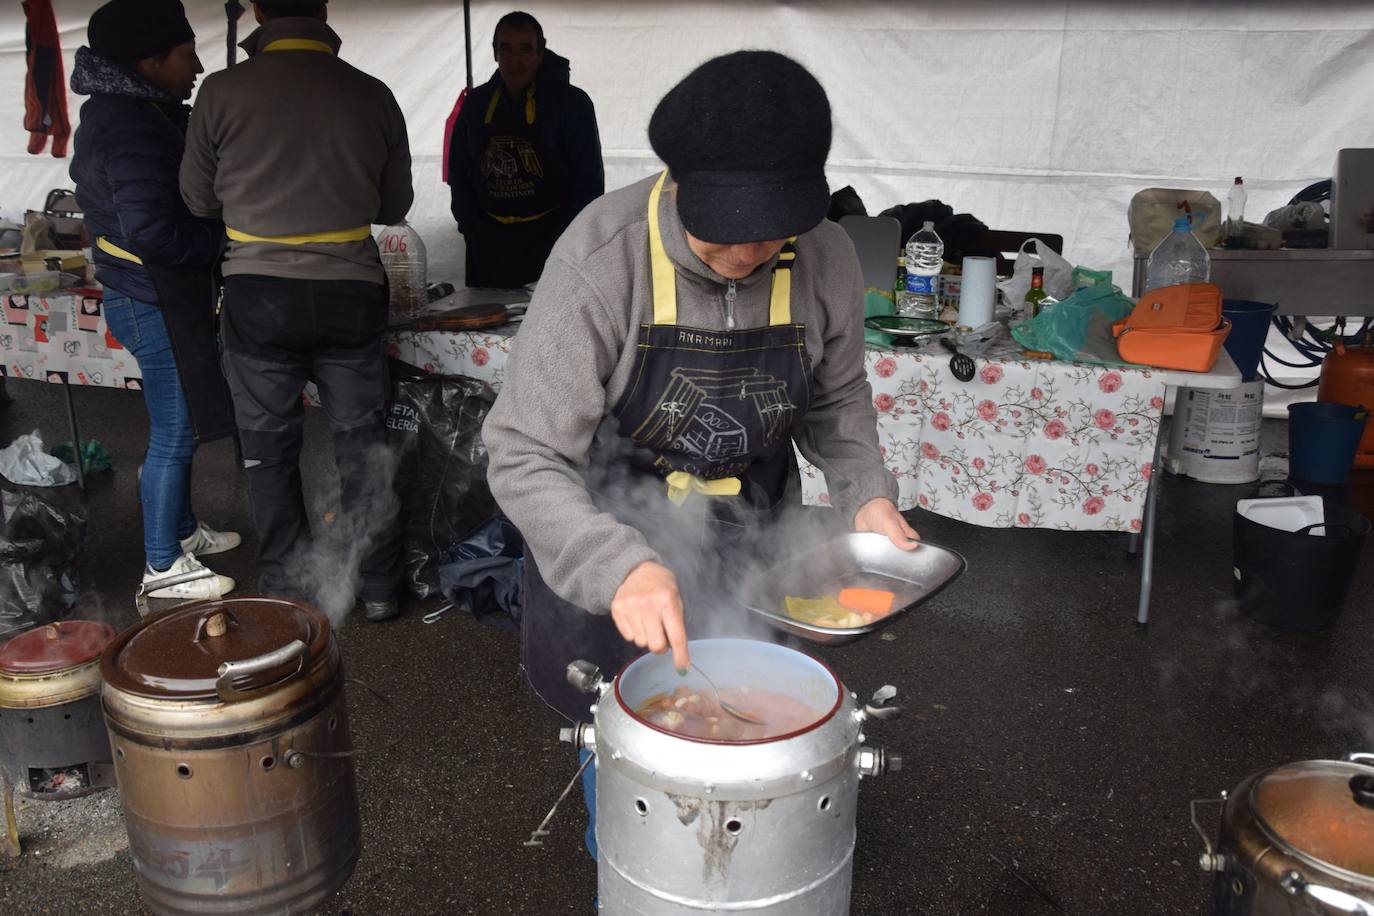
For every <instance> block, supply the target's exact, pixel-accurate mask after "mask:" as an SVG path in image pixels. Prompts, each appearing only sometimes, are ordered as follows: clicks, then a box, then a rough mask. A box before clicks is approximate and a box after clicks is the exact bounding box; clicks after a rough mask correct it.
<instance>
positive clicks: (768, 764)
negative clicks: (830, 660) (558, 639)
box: [564, 639, 899, 916]
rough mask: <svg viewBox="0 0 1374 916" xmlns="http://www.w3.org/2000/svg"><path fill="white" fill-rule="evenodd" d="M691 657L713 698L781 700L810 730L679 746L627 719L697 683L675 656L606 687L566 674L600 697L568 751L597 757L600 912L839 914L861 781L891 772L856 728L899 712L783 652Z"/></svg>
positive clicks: (762, 648)
mask: <svg viewBox="0 0 1374 916" xmlns="http://www.w3.org/2000/svg"><path fill="white" fill-rule="evenodd" d="M690 650H691V654H692V662H693V664H695V665H699V666H700V667H701V668H702V669H703V670H705V671H706V672H708V673H709V674H710V676H711V678H712V680H714V681H715V683H716V685H717V686H718V687H719V688H720V689H721V690H722V691H731V690H734V689H737V688H741V687H744V688H748V689H750V690H767V691H775V692H778V693H784V694H786V695H787V696H789V697H791V698H795V699H798V700H801V701H803V702H804V703H805V704H806V705H807V706H809V707H811V708H812V709H813V710H814V717H813V718H811V719H810V721H807V722H805V723H804V724H803V725H801V726H800V727H797V728H795V729H794V730H792V731H791V732H789V733H785V734H781V735H778V736H776V737H773V738H767V739H763V740H755V741H750V742H747V743H741V742H721V741H713V740H707V739H696V738H685V737H682V736H681V735H679V734H675V733H673V732H671V731H668V730H665V729H664V728H662V727H660V726H658V725H655V724H653V722H652V721H651V720H650V719H646V718H643V717H641V716H640V715H638V714H637V713H636V709H638V708H640V707H641V705H642V704H643V703H645V701H646V700H649V699H650V698H652V697H654V696H655V695H658V694H662V693H665V692H671V691H673V690H674V688H676V687H677V686H679V685H681V684H683V683H684V682H690V681H691V680H692V675H689V676H688V677H687V678H682V677H679V676H678V674H677V673H676V672H675V671H674V669H673V662H672V659H671V658H670V657H668V656H660V655H645V656H642V657H640V658H638V659H636V660H635V661H633V662H631V663H630V664H629V665H627V666H626V667H625V669H624V671H622V672H621V673H620V675H619V677H617V678H616V679H615V681H614V682H612V683H605V682H601V681H600V679H599V675H597V674H592V673H590V672H588V671H587V670H586V669H585V668H582V669H579V667H578V666H577V665H574V666H570V669H571V670H570V673H569V677H570V679H572V680H574V682H575V683H576V682H578V681H579V680H581V681H583V684H582V686H586V687H591V688H594V689H596V690H597V691H599V692H600V694H601V696H600V698H599V700H598V702H597V703H596V705H595V706H594V707H593V709H594V711H595V720H594V724H593V725H591V726H579V727H578V728H576V729H565V730H564V738H565V739H566V740H571V741H574V742H575V743H577V744H579V745H581V746H582V747H585V748H587V749H589V750H594V751H595V752H596V841H597V852H598V881H597V883H598V891H599V897H600V901H601V908H602V912H604V913H606V914H608V916H628V914H635V916H649V914H652V916H677V914H701V913H725V912H748V913H751V914H756V916H784V914H785V916H841V914H846V913H848V912H849V896H850V877H851V871H852V866H853V854H854V841H855V827H854V824H855V811H856V809H857V807H858V792H859V780H860V778H861V777H862V776H865V775H878V774H880V773H881V772H883V770H884V769H885V768H887V769H896V768H897V764H898V763H899V761H898V760H897V759H896V758H895V757H889V756H888V755H885V754H884V752H883V751H882V750H880V749H877V748H871V747H867V746H865V744H864V735H863V725H864V722H865V720H866V719H867V718H868V717H869V716H870V715H877V716H879V717H883V718H885V717H887V716H888V715H890V714H894V713H895V712H896V708H895V707H886V708H882V709H879V708H877V707H876V706H875V707H869V708H868V711H865V710H864V709H860V708H859V707H858V705H857V704H856V703H855V700H854V697H853V695H852V694H850V693H849V692H848V691H846V690H845V689H844V686H843V685H842V684H841V683H840V681H839V678H837V677H836V676H835V673H834V672H833V671H831V670H830V668H828V667H827V666H826V665H825V664H823V663H821V662H819V661H817V660H815V659H813V658H810V657H809V656H807V655H804V654H802V653H800V652H797V651H795V650H793V649H789V648H786V647H784V646H779V645H774V644H771V643H764V642H756V641H753V640H745V639H703V640H697V641H694V642H692V643H690ZM581 665H585V663H581ZM885 691H886V692H883V694H882V695H883V697H884V698H887V697H890V696H891V694H892V693H895V691H891V688H885ZM876 701H877V700H876V698H875V702H876Z"/></svg>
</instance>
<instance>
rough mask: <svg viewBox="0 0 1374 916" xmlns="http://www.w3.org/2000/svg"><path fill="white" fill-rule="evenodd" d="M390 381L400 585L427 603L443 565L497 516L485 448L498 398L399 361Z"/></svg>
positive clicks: (481, 387) (469, 381)
mask: <svg viewBox="0 0 1374 916" xmlns="http://www.w3.org/2000/svg"><path fill="white" fill-rule="evenodd" d="M392 379H393V381H394V391H393V394H392V403H391V412H390V415H389V416H388V417H387V438H388V441H389V442H391V443H392V444H394V445H397V446H399V448H400V453H401V454H400V469H399V472H398V474H397V481H398V486H399V488H400V496H401V525H402V527H403V530H404V545H405V546H404V562H405V582H406V587H407V588H408V589H409V590H410V591H411V593H413V594H414V595H416V596H417V597H420V598H427V597H429V596H430V595H432V594H434V593H435V592H436V591H437V590H438V588H439V561H440V559H441V558H442V557H443V556H444V554H445V553H446V552H447V551H448V550H450V549H451V548H452V547H453V546H454V545H456V544H458V543H460V542H461V541H463V540H464V539H465V538H467V537H468V535H470V534H471V533H472V532H473V531H474V530H476V529H477V528H478V526H480V525H481V524H482V523H483V522H484V521H486V520H487V519H488V518H490V517H491V516H492V515H493V514H494V513H495V511H496V501H495V500H494V499H492V495H491V490H490V489H489V488H488V487H487V451H486V448H485V447H483V445H482V422H483V421H484V420H486V418H487V413H488V412H489V411H490V410H491V405H492V404H493V403H494V402H495V400H496V394H495V393H494V392H493V391H492V389H491V386H489V385H487V384H486V383H485V382H481V381H478V380H477V379H473V378H468V377H467V376H462V375H427V374H425V373H423V372H420V371H419V370H417V369H414V368H412V367H409V366H405V365H404V364H400V363H393V364H392Z"/></svg>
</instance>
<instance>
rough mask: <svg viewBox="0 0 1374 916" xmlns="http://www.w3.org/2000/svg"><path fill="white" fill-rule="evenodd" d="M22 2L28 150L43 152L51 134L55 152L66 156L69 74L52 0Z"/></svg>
mask: <svg viewBox="0 0 1374 916" xmlns="http://www.w3.org/2000/svg"><path fill="white" fill-rule="evenodd" d="M23 5H24V15H25V16H26V17H27V18H28V28H27V29H26V30H25V32H24V50H25V52H26V54H27V58H28V65H29V71H28V77H27V78H26V79H25V80H24V129H25V130H27V131H28V132H29V152H30V153H33V154H34V155H35V156H36V155H38V154H39V153H41V152H43V147H45V146H47V144H48V137H49V136H51V137H52V154H53V155H54V156H57V157H62V156H66V155H67V140H68V139H69V138H70V137H71V135H72V125H71V122H69V121H68V120H67V77H66V75H65V74H64V73H63V69H62V48H61V46H60V45H59V44H58V38H57V20H56V18H54V16H53V12H52V0H24V4H23Z"/></svg>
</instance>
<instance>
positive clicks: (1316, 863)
mask: <svg viewBox="0 0 1374 916" xmlns="http://www.w3.org/2000/svg"><path fill="white" fill-rule="evenodd" d="M1331 764H1338V765H1344V766H1348V767H1353V768H1359V769H1362V770H1374V763H1371V762H1368V761H1365V760H1336V759H1324V758H1313V759H1311V760H1295V761H1291V762H1289V763H1282V764H1279V765H1278V766H1274V767H1270V768H1269V769H1267V770H1263V771H1262V772H1260V773H1258V774H1256V775H1255V776H1254V777H1252V778H1251V780H1250V785H1249V787H1248V788H1247V789H1246V790H1245V800H1246V806H1247V807H1248V808H1249V812H1250V817H1251V820H1252V821H1253V823H1254V824H1255V826H1256V827H1258V828H1259V830H1260V832H1261V833H1262V834H1264V837H1265V838H1266V839H1267V840H1269V841H1270V842H1271V843H1273V844H1274V846H1275V848H1277V849H1278V850H1279V851H1281V852H1282V853H1284V854H1285V855H1288V856H1292V857H1293V858H1294V859H1297V860H1298V861H1299V862H1302V863H1303V864H1304V865H1306V866H1308V867H1310V868H1312V869H1314V870H1316V871H1320V872H1324V873H1326V874H1330V875H1334V876H1336V877H1338V878H1340V879H1341V880H1342V881H1348V882H1349V883H1351V884H1357V885H1362V886H1365V887H1374V875H1371V874H1365V873H1364V872H1358V871H1351V870H1350V869H1348V868H1343V867H1342V866H1340V865H1337V864H1335V863H1333V862H1329V861H1327V860H1326V859H1322V858H1319V857H1317V856H1314V855H1312V854H1311V853H1309V852H1307V850H1305V849H1303V848H1302V847H1300V846H1298V845H1297V844H1296V843H1294V842H1293V841H1292V840H1290V839H1288V838H1287V837H1284V836H1283V835H1282V834H1280V833H1279V832H1278V830H1277V829H1276V828H1275V827H1274V826H1273V825H1272V824H1270V823H1269V819H1268V818H1266V817H1265V816H1264V814H1263V812H1261V810H1260V808H1259V804H1258V796H1257V793H1258V792H1259V789H1260V786H1261V785H1263V784H1264V781H1265V780H1266V779H1267V778H1268V777H1270V776H1272V775H1273V774H1274V773H1276V772H1278V771H1279V770H1284V769H1291V768H1294V767H1304V768H1306V767H1312V766H1316V765H1322V766H1328V765H1331Z"/></svg>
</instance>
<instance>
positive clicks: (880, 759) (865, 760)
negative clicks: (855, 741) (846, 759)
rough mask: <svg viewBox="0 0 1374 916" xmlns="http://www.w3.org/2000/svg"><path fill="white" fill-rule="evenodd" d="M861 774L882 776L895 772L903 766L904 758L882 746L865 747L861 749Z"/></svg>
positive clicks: (861, 775) (859, 760)
mask: <svg viewBox="0 0 1374 916" xmlns="http://www.w3.org/2000/svg"><path fill="white" fill-rule="evenodd" d="M858 762H859V776H860V777H863V776H881V775H883V774H884V773H888V772H892V773H895V772H897V771H898V770H900V769H901V768H902V758H901V757H900V756H899V755H897V754H889V753H887V752H886V751H884V750H883V749H882V748H880V747H865V748H861V749H860V750H859V756H858Z"/></svg>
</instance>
